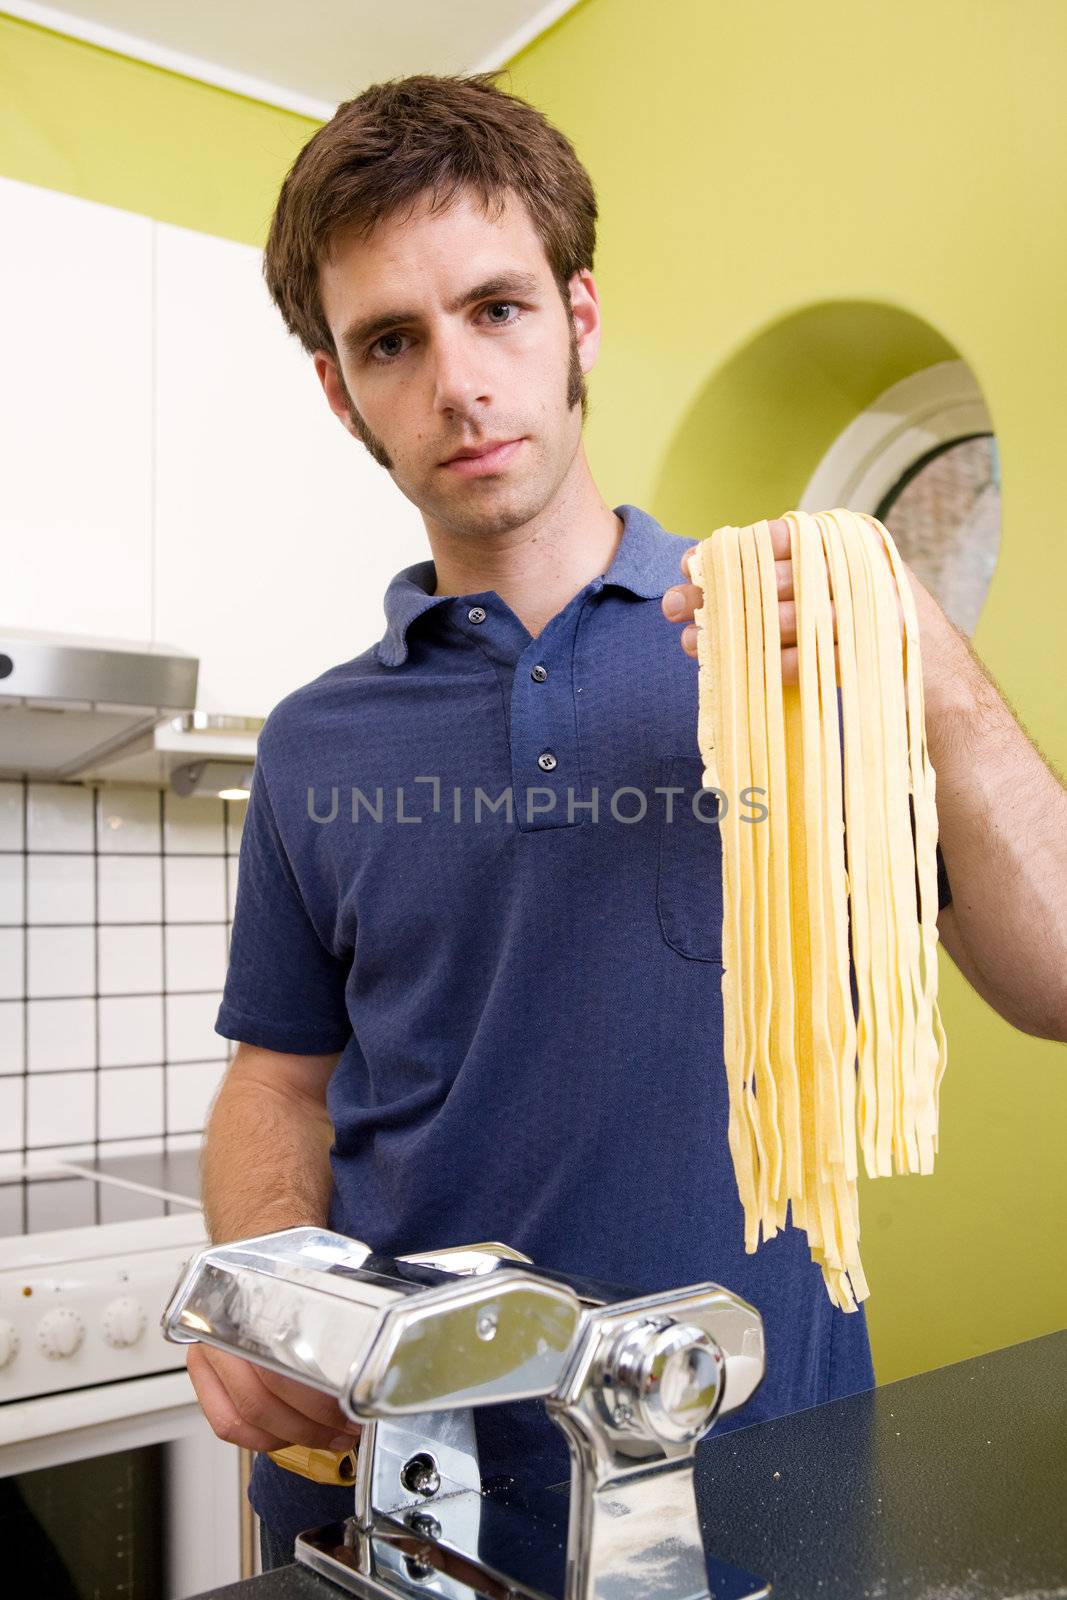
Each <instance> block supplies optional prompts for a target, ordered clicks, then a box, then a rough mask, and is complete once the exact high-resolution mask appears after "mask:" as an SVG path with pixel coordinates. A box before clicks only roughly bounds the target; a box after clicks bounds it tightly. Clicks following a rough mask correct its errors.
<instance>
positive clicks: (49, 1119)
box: [26, 1072, 97, 1149]
mask: <svg viewBox="0 0 1067 1600" xmlns="http://www.w3.org/2000/svg"><path fill="white" fill-rule="evenodd" d="M96 1079H97V1074H96V1073H95V1072H56V1073H46V1074H42V1075H41V1076H40V1077H38V1078H27V1079H26V1096H27V1100H26V1125H27V1126H26V1143H27V1145H28V1146H29V1147H30V1148H31V1149H32V1148H33V1147H35V1146H40V1145H56V1144H77V1143H80V1142H82V1141H84V1140H86V1139H95V1137H96Z"/></svg>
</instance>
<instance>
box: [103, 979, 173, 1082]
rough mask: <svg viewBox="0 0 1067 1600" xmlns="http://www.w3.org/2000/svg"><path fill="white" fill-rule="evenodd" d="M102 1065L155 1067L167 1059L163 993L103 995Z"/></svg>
mask: <svg viewBox="0 0 1067 1600" xmlns="http://www.w3.org/2000/svg"><path fill="white" fill-rule="evenodd" d="M98 1007H99V1017H100V1065H101V1066H102V1067H133V1066H137V1067H141V1066H151V1065H152V1064H153V1063H155V1062H162V1060H163V996H162V995H159V994H146V995H128V996H124V997H122V998H120V999H110V998H109V999H105V998H101V999H100V1001H99V1002H98Z"/></svg>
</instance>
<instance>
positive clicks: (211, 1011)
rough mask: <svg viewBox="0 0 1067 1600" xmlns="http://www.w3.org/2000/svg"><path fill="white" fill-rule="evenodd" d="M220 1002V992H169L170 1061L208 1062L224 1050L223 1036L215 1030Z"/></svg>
mask: <svg viewBox="0 0 1067 1600" xmlns="http://www.w3.org/2000/svg"><path fill="white" fill-rule="evenodd" d="M221 1003H222V994H221V992H216V993H214V994H168V995H167V997H166V1007H167V1060H168V1061H206V1060H208V1059H209V1058H210V1057H211V1056H220V1055H222V1054H223V1053H224V1052H225V1049H226V1046H225V1044H224V1043H223V1040H222V1037H221V1035H220V1034H217V1033H216V1032H215V1018H216V1017H217V1016H218V1014H219V1006H220V1005H221Z"/></svg>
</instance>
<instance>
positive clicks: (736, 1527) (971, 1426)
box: [201, 1332, 1067, 1600]
mask: <svg viewBox="0 0 1067 1600" xmlns="http://www.w3.org/2000/svg"><path fill="white" fill-rule="evenodd" d="M696 1488H697V1500H698V1503H699V1507H700V1518H701V1525H702V1527H703V1530H704V1538H705V1543H706V1545H707V1547H708V1549H709V1550H711V1551H714V1552H715V1554H717V1555H719V1556H722V1557H724V1558H725V1559H726V1560H728V1561H732V1562H734V1563H735V1564H736V1565H737V1566H739V1567H742V1568H744V1569H746V1570H747V1571H749V1572H752V1573H757V1574H759V1575H760V1576H762V1577H763V1578H765V1579H767V1580H769V1581H770V1582H771V1584H772V1588H773V1594H774V1597H775V1600H838V1597H842V1600H843V1597H845V1596H847V1597H849V1600H994V1597H996V1600H1067V1332H1063V1333H1053V1334H1048V1335H1047V1336H1045V1337H1044V1338H1040V1339H1031V1340H1028V1341H1027V1342H1026V1343H1024V1344H1017V1345H1012V1346H1010V1347H1009V1348H1007V1349H1005V1350H997V1351H994V1352H993V1353H992V1354H990V1355H985V1356H977V1357H975V1358H974V1359H973V1360H971V1361H961V1362H959V1363H957V1364H955V1365H953V1366H950V1367H940V1368H938V1369H937V1370H936V1371H934V1372H926V1373H922V1374H921V1375H920V1376H918V1377H915V1378H906V1379H903V1380H902V1381H901V1382H899V1383H891V1384H887V1385H885V1386H884V1387H883V1388H881V1389H875V1390H873V1391H871V1392H869V1393H867V1394H861V1395H852V1396H850V1397H849V1398H848V1399H846V1400H837V1401H833V1402H832V1403H831V1404H829V1405H824V1406H814V1407H813V1408H812V1409H811V1410H809V1411H799V1412H796V1413H795V1414H794V1415H793V1416H789V1417H781V1418H779V1419H778V1420H777V1421H775V1422H764V1423H757V1424H755V1425H754V1426H753V1427H750V1428H738V1429H735V1430H734V1431H733V1432H730V1433H724V1434H722V1435H721V1436H719V1437H716V1436H715V1434H714V1433H712V1434H711V1435H710V1437H709V1438H708V1439H706V1440H705V1441H704V1442H703V1444H701V1445H700V1446H699V1449H698V1453H697V1468H696ZM340 1592H341V1591H340V1590H338V1589H336V1588H335V1587H334V1586H333V1585H332V1584H329V1583H327V1582H326V1581H325V1580H324V1579H320V1578H317V1577H315V1576H313V1575H312V1574H311V1573H310V1572H307V1571H305V1570H304V1569H302V1568H298V1567H283V1568H279V1569H278V1570H277V1571H275V1572H270V1573H265V1574H264V1575H263V1576H262V1577H260V1578H251V1579H249V1580H248V1581H247V1582H245V1583H239V1584H231V1585H229V1586H227V1587H226V1588H224V1589H219V1590H215V1591H213V1593H212V1596H211V1597H210V1600H330V1597H332V1596H335V1595H337V1594H339V1593H340ZM201 1600H208V1597H201Z"/></svg>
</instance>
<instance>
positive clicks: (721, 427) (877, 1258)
mask: <svg viewBox="0 0 1067 1600" xmlns="http://www.w3.org/2000/svg"><path fill="white" fill-rule="evenodd" d="M1065 51H1067V7H1064V6H1062V5H1061V4H1060V3H1059V0H1020V3H1017V4H1015V5H1012V6H1010V7H1009V6H982V7H976V6H974V4H973V0H926V3H920V0H864V3H860V0H819V4H818V5H817V6H814V7H798V6H796V5H795V3H794V0H758V3H750V4H747V5H739V4H737V3H736V0H655V3H653V0H584V3H583V4H581V5H579V6H578V7H577V8H576V9H575V10H574V11H572V12H570V13H569V14H568V15H567V16H565V17H564V18H563V19H562V20H561V21H560V22H559V23H557V24H556V25H555V26H554V27H553V28H552V29H551V30H550V31H549V32H548V33H547V34H546V35H544V36H543V37H542V38H541V39H540V40H538V41H536V42H535V43H534V44H533V45H532V46H530V47H529V48H528V49H527V50H526V51H524V52H523V53H522V54H521V55H520V56H519V57H518V59H517V60H516V62H515V63H514V70H513V76H512V85H513V87H514V88H515V89H516V90H517V91H518V92H519V93H522V94H525V95H528V96H529V97H530V98H531V99H533V100H534V101H536V102H537V103H538V104H539V105H540V106H541V107H542V108H543V109H544V110H545V111H546V112H547V113H548V114H549V116H551V117H552V118H553V119H554V120H556V121H558V122H559V123H560V125H561V126H562V127H563V128H564V129H565V130H566V131H567V132H568V134H569V135H570V136H571V137H572V138H573V140H574V141H575V144H576V145H577V148H578V151H579V154H580V155H581V156H582V158H583V159H584V160H585V161H586V163H587V165H588V166H589V168H590V171H591V172H592V174H593V178H594V181H595V182H596V185H597V190H598V194H599V198H600V205H601V213H602V220H601V232H600V239H601V243H600V250H599V255H598V266H597V274H596V276H597V283H598V286H599V289H600V293H601V300H602V306H603V311H604V318H605V324H606V328H605V341H604V345H603V348H602V352H601V357H600V363H599V366H598V369H597V372H596V374H595V375H594V377H593V380H592V383H591V386H590V388H591V406H590V417H589V424H588V430H587V438H588V445H589V452H590V457H591V460H592V462H593V467H594V471H595V473H596V476H597V479H598V481H599V483H600V485H601V488H602V489H603V492H604V494H605V496H606V498H607V499H608V501H609V503H610V504H617V503H618V502H619V501H622V500H628V501H632V502H636V503H638V504H642V505H645V506H646V507H648V509H649V510H651V511H653V512H654V513H655V514H656V515H658V516H659V517H660V518H661V519H662V520H664V521H665V522H666V524H667V525H668V526H670V527H672V528H673V529H674V530H675V531H676V532H679V533H686V534H690V535H692V536H693V537H694V538H696V537H699V536H701V535H703V534H706V533H709V532H710V531H711V530H712V529H713V528H714V527H717V526H718V525H719V524H720V523H723V522H733V523H744V522H748V521H752V520H754V519H756V518H760V517H774V516H778V515H780V514H781V512H783V511H784V510H787V509H789V508H790V507H792V506H793V505H795V503H796V500H797V498H798V497H799V495H800V493H801V491H802V489H803V486H804V484H805V483H806V482H807V479H808V477H809V476H810V474H811V472H812V470H813V468H814V466H815V464H816V463H817V461H818V460H819V458H820V457H821V455H822V454H823V451H824V450H825V448H826V446H827V445H828V444H829V442H830V441H831V440H832V439H833V438H834V437H835V436H836V434H837V433H838V432H839V431H840V430H841V428H842V427H844V426H845V425H846V424H847V423H848V422H849V421H850V420H851V419H852V417H853V416H854V415H855V413H856V412H857V410H860V409H862V408H863V407H864V406H865V405H866V404H867V403H868V402H869V401H870V400H871V399H872V398H873V397H874V396H875V395H876V394H878V393H879V392H880V391H881V390H882V389H884V388H886V387H887V386H888V385H889V384H890V383H893V382H895V381H896V380H897V379H898V378H901V377H904V376H905V375H907V374H908V373H909V372H913V371H916V370H918V369H919V368H921V367H923V366H927V365H929V364H930V363H931V362H934V361H941V360H945V359H951V358H953V357H957V356H958V357H961V358H962V359H964V360H966V361H967V362H968V363H969V365H970V366H971V368H972V370H973V371H974V373H975V375H976V377H977V379H978V381H979V383H980V384H981V385H982V387H983V390H984V393H985V397H986V401H987V404H988V405H989V408H990V411H991V413H992V415H993V418H994V424H995V427H996V431H997V439H998V444H999V448H1000V454H1001V463H1002V470H1003V494H1004V524H1003V535H1002V545H1001V556H1000V563H999V566H998V569H997V572H996V575H995V578H994V582H993V587H992V590H991V593H990V598H989V600H988V602H987V605H986V609H985V611H984V613H983V616H982V619H981V622H980V624H979V628H978V631H977V634H976V636H975V644H976V647H977V649H978V650H979V653H980V654H981V655H982V657H983V659H984V660H985V661H986V663H987V665H988V666H989V667H990V669H991V671H992V672H993V673H994V675H995V676H996V678H997V680H998V682H999V683H1000V685H1001V687H1002V689H1003V691H1004V693H1005V694H1006V695H1007V697H1008V699H1009V700H1010V702H1011V703H1012V705H1013V707H1014V709H1015V711H1016V713H1017V715H1018V716H1019V717H1020V719H1021V721H1022V722H1023V724H1024V726H1025V727H1026V728H1027V730H1028V731H1029V733H1030V734H1031V736H1032V737H1033V738H1034V739H1035V740H1036V741H1037V742H1038V744H1039V745H1040V746H1041V747H1042V749H1043V750H1044V751H1045V752H1046V754H1047V755H1048V757H1049V758H1050V760H1052V761H1053V762H1054V763H1055V764H1056V765H1057V766H1058V767H1060V768H1063V767H1065V766H1067V705H1065V702H1064V695H1063V691H1062V685H1063V684H1064V682H1065V681H1067V670H1065V668H1067V661H1065V647H1064V643H1063V629H1062V612H1063V598H1062V597H1063V595H1064V594H1065V593H1067V537H1065V535H1064V534H1063V532H1062V531H1061V527H1060V524H1059V493H1060V486H1061V478H1062V461H1063V443H1062V440H1063V426H1064V414H1065V407H1064V402H1063V399H1062V384H1063V362H1062V352H1063V351H1064V349H1067V339H1065V335H1067V298H1065V296H1064V294H1063V291H1062V283H1063V281H1064V278H1065V276H1067V208H1065V207H1064V206H1063V204H1062V196H1063V194H1064V193H1065V192H1067V102H1065V100H1064V97H1063V95H1062V92H1061V84H1060V81H1059V79H1060V71H1059V63H1060V62H1062V60H1063V59H1064V55H1065ZM0 86H2V93H0V173H3V174H5V175H7V176H10V177H14V178H20V179H22V180H23V181H25V182H29V183H36V184H41V185H43V186H45V187H49V188H55V189H60V190H65V191H68V192H70V193H73V194H79V195H83V196H85V197H86V198H89V199H93V200H99V201H104V202H106V203H108V204H110V205H116V206H122V207H126V208H128V209H130V210H134V211H141V212H145V213H147V214H150V215H152V216H155V217H159V218H161V219H163V220H165V221H168V222H175V223H179V224H181V225H183V226H186V227H191V228H199V229H203V230H204V231H206V232H212V233H217V234H221V235H224V236H226V237H229V238H234V239H240V240H244V241H245V242H248V243H254V244H262V242H263V240H264V238H265V235H266V229H267V224H268V221H269V217H270V212H271V208H272V205H273V201H274V197H275V195H276V193H277V189H278V186H279V184H280V182H281V179H282V177H283V176H284V173H285V171H286V169H287V167H288V165H289V163H290V162H291V161H292V159H293V157H294V156H295V154H296V152H297V151H298V149H299V148H300V146H301V145H302V144H303V143H304V141H305V140H306V139H307V138H308V137H309V136H310V134H311V133H312V132H313V130H314V127H315V124H314V123H313V122H311V121H309V120H307V119H305V118H302V117H299V116H295V115H291V114H290V113H287V112H284V111H278V110H275V109H272V108H271V107H268V106H264V105H261V104H259V103H258V102H256V101H253V100H248V99H244V98H242V97H240V96H237V95H233V94H229V93H227V92H225V91H223V90H218V89H213V88H210V87H207V86H205V85H203V84H199V83H194V82H191V81H189V80H187V79H183V78H181V77H178V76H176V75H174V74H171V73H167V72H163V71H160V70H159V69H156V68H153V67H149V66H144V65H142V64H140V63H137V62H131V61H127V60H124V59H123V58H120V57H117V56H114V55H111V54H109V53H108V52H106V51H102V50H98V49H96V48H94V47H92V46H89V45H83V44H80V43H77V42H75V41H73V40H69V39H65V38H63V37H61V36H59V35H55V34H51V33H48V32H46V31H44V30H41V29H37V28H34V27H30V26H28V25H26V24H23V23H20V22H16V21H14V20H12V19H10V18H5V17H0ZM942 1003H943V1012H944V1018H945V1026H946V1030H947V1032H948V1037H949V1049H950V1058H949V1068H948V1072H947V1075H946V1078H945V1083H944V1087H943V1090H942V1096H941V1106H942V1115H941V1153H940V1155H939V1158H938V1170H937V1172H936V1173H935V1174H934V1175H933V1176H932V1177H926V1178H920V1177H911V1178H900V1177H898V1178H892V1179H880V1180H878V1181H877V1182H875V1183H870V1182H867V1181H866V1180H863V1182H862V1193H861V1207H862V1218H863V1223H864V1232H863V1246H864V1264H865V1267H866V1270H867V1275H868V1277H869V1279H870V1281H871V1285H872V1297H871V1300H870V1301H869V1302H868V1312H869V1317H870V1323H871V1331H872V1338H873V1341H874V1348H875V1362H876V1367H877V1371H878V1377H879V1380H880V1381H882V1382H887V1381H889V1380H891V1379H894V1378H899V1377H903V1376H906V1375H907V1374H909V1373H911V1372H915V1371H920V1370H923V1369H926V1368H929V1367H934V1366H939V1365H941V1364H943V1363H945V1362H949V1361H955V1360H959V1359H961V1358H963V1357H965V1356H969V1355H974V1354H977V1353H979V1352H981V1351H984V1350H989V1349H993V1348H996V1347H998V1346H1000V1345H1004V1344H1009V1343H1013V1342H1015V1341H1017V1340H1020V1339H1026V1338H1030V1337H1033V1336H1036V1335H1038V1334H1041V1333H1045V1332H1048V1331H1049V1330H1051V1329H1054V1328H1058V1327H1062V1326H1063V1325H1064V1324H1065V1323H1067V1252H1065V1247H1064V1245H1063V1242H1062V1238H1061V1233H1060V1228H1061V1223H1060V1219H1061V1218H1062V1217H1063V1216H1064V1214H1065V1213H1067V1163H1065V1161H1064V1156H1063V1134H1062V1131H1061V1130H1062V1129H1063V1128H1064V1127H1065V1126H1067V1055H1065V1052H1064V1049H1063V1047H1062V1046H1060V1045H1054V1044H1050V1043H1047V1042H1044V1041H1039V1040H1035V1039H1030V1038H1028V1037H1027V1036H1025V1035H1024V1034H1021V1033H1019V1032H1017V1031H1016V1030H1015V1029H1013V1028H1011V1027H1009V1025H1008V1024H1007V1023H1006V1022H1003V1021H1001V1020H1000V1019H999V1018H998V1017H997V1016H996V1014H995V1013H994V1012H993V1011H991V1010H990V1009H989V1007H987V1006H986V1005H985V1004H984V1002H983V1001H981V1000H980V999H979V998H978V997H977V995H975V994H974V992H973V991H972V990H970V989H969V988H968V986H967V984H966V983H965V982H964V981H963V980H962V978H960V976H959V975H958V973H957V972H956V969H955V967H954V966H953V965H952V963H951V961H950V960H949V958H948V957H947V956H944V955H942Z"/></svg>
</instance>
